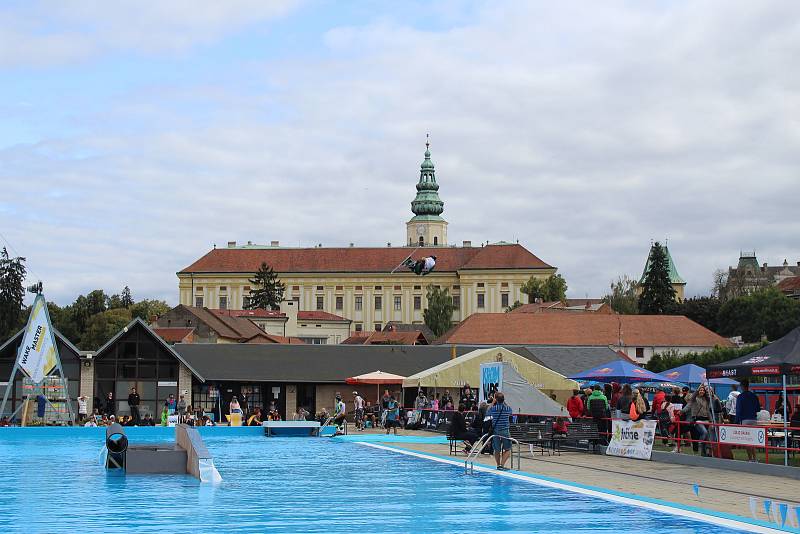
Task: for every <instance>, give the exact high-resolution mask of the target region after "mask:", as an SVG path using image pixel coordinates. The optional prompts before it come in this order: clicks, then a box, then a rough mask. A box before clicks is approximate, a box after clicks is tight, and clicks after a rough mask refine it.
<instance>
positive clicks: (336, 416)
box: [333, 392, 347, 427]
mask: <svg viewBox="0 0 800 534" xmlns="http://www.w3.org/2000/svg"><path fill="white" fill-rule="evenodd" d="M346 413H347V409H346V407H345V404H344V401H343V400H342V394H341V393H339V392H337V393H336V402H334V405H333V424H334V425H336V426H339V427H341V426H343V425H344V423H345V420H346V419H345V418H346V415H345V414H346Z"/></svg>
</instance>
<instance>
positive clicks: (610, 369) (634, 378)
mask: <svg viewBox="0 0 800 534" xmlns="http://www.w3.org/2000/svg"><path fill="white" fill-rule="evenodd" d="M570 378H572V379H573V380H580V381H589V380H594V381H597V382H604V383H606V384H608V383H610V382H619V383H621V384H624V383H628V384H633V383H635V382H669V381H670V379H669V378H667V377H666V376H664V375H660V374H658V373H654V372H652V371H648V370H647V369H645V368H643V367H639V366H638V365H636V364H633V363H631V362H629V361H627V360H614V361H611V362H608V363H605V364H603V365H599V366H597V367H595V368H593V369H589V370H588V371H584V372H582V373H578V374H576V375H572V376H571V377H570Z"/></svg>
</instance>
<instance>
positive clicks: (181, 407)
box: [175, 395, 186, 417]
mask: <svg viewBox="0 0 800 534" xmlns="http://www.w3.org/2000/svg"><path fill="white" fill-rule="evenodd" d="M175 411H176V412H178V415H180V416H181V417H183V415H184V414H185V413H186V399H184V398H183V395H181V396H180V399H178V404H176V405H175Z"/></svg>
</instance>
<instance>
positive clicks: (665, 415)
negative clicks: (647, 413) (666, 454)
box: [653, 394, 673, 447]
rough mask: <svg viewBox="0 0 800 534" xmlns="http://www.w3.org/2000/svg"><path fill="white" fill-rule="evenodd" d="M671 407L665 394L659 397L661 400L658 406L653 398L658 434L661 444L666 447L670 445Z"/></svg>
mask: <svg viewBox="0 0 800 534" xmlns="http://www.w3.org/2000/svg"><path fill="white" fill-rule="evenodd" d="M656 397H657V396H656ZM671 406H672V403H671V402H670V401H669V399H668V398H667V395H666V394H664V395H662V396H661V400H660V401H659V402H658V404H656V399H655V398H653V413H654V414H655V416H656V421H657V424H658V433H659V435H660V436H661V438H662V439H661V443H662V444H663V445H665V446H667V447H669V446H670V445H671V443H670V442H669V438H670V435H671V433H670V427H671V426H672V414H673V410H671V409H670V407H671Z"/></svg>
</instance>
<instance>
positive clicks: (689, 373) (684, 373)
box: [660, 363, 739, 386]
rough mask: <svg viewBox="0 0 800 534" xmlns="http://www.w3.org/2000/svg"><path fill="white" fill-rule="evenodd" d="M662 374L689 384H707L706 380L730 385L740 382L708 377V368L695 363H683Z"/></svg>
mask: <svg viewBox="0 0 800 534" xmlns="http://www.w3.org/2000/svg"><path fill="white" fill-rule="evenodd" d="M660 374H662V375H664V376H666V377H667V378H669V379H670V380H673V381H675V382H682V383H684V384H689V385H697V384H705V383H706V382H710V383H712V384H717V385H724V384H727V385H729V386H730V385H733V384H738V383H739V382H737V381H736V380H731V379H730V378H711V379H708V378H707V377H706V370H705V369H703V368H702V367H700V366H699V365H695V364H693V363H687V364H686V365H681V366H680V367H674V368H672V369H667V370H666V371H661V373H660Z"/></svg>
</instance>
